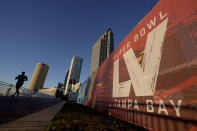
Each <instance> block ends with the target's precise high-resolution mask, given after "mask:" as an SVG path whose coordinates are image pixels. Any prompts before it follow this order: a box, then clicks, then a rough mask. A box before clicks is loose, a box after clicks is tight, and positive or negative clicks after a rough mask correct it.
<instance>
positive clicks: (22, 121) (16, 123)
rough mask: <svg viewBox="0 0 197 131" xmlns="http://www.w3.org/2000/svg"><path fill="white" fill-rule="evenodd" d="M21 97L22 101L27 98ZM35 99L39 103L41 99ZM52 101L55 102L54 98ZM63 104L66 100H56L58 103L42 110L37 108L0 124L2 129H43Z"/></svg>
mask: <svg viewBox="0 0 197 131" xmlns="http://www.w3.org/2000/svg"><path fill="white" fill-rule="evenodd" d="M8 99H9V98H8ZM20 99H21V102H22V101H23V99H25V98H20ZM34 101H37V102H38V103H39V99H37V100H34ZM40 101H41V99H40ZM46 101H50V100H46ZM52 102H54V100H53V101H52ZM49 103H50V102H49ZM30 104H31V103H30ZM45 104H46V103H45ZM63 104H64V102H56V104H53V105H50V106H48V107H46V108H44V109H41V110H37V111H36V112H34V113H32V114H28V115H27V114H26V115H25V116H23V117H20V118H18V119H16V120H13V121H10V122H7V123H5V122H4V123H2V124H1V125H0V131H43V129H44V128H45V126H46V125H47V124H48V122H49V121H51V120H52V119H53V117H54V116H55V114H56V113H57V112H58V111H59V110H60V109H61V107H62V106H63ZM5 106H6V105H5ZM43 106H44V105H43ZM32 110H35V108H32ZM0 111H1V110H0ZM21 112H23V109H21ZM8 114H9V113H8Z"/></svg>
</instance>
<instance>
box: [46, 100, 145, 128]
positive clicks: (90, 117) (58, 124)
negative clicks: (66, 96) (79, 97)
mask: <svg viewBox="0 0 197 131" xmlns="http://www.w3.org/2000/svg"><path fill="white" fill-rule="evenodd" d="M75 130H77V131H78V130H81V131H95V130H102V131H109V130H119V131H135V130H144V129H143V128H139V127H136V126H134V125H132V124H130V123H127V122H125V121H122V120H119V119H116V118H114V117H111V116H109V115H106V114H104V113H100V112H97V111H95V110H93V109H91V108H89V107H86V106H84V105H80V104H77V103H65V105H64V106H63V107H62V109H61V110H60V111H59V112H58V113H57V114H56V116H55V117H54V118H53V120H52V121H51V122H49V123H48V125H47V127H46V128H45V131H75Z"/></svg>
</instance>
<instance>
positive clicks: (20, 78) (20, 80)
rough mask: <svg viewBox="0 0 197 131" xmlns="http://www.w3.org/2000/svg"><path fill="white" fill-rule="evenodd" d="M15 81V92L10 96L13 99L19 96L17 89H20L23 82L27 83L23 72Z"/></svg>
mask: <svg viewBox="0 0 197 131" xmlns="http://www.w3.org/2000/svg"><path fill="white" fill-rule="evenodd" d="M15 80H18V81H17V82H16V92H15V93H14V94H13V95H12V96H13V97H14V96H15V95H16V96H19V94H20V93H19V89H20V88H21V87H22V85H23V83H24V81H27V76H26V75H25V72H22V73H21V75H18V76H17V77H16V78H15Z"/></svg>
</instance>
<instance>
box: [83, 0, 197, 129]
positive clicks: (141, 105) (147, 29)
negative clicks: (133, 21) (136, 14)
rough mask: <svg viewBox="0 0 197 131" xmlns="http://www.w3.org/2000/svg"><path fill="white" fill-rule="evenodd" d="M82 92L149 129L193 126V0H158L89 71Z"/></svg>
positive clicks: (196, 6) (196, 34)
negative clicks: (89, 82) (99, 62)
mask: <svg viewBox="0 0 197 131" xmlns="http://www.w3.org/2000/svg"><path fill="white" fill-rule="evenodd" d="M131 17H133V16H131ZM85 98H86V102H85V103H86V104H87V105H88V106H90V107H92V108H94V109H96V110H98V111H101V112H105V113H107V114H109V115H112V116H114V117H117V118H120V119H123V120H126V121H128V122H130V123H134V124H136V125H140V126H143V127H145V128H147V129H150V130H167V131H170V130H178V131H180V130H197V0H160V2H158V3H157V5H156V6H155V7H154V8H153V9H152V10H151V11H150V12H149V13H148V14H147V15H146V16H145V17H144V18H143V19H142V20H141V21H140V22H139V23H138V25H137V26H136V27H135V28H134V29H133V30H132V31H131V32H130V33H129V35H128V36H127V37H126V38H125V39H124V40H123V41H122V42H121V43H120V45H119V46H118V48H117V49H116V50H115V51H114V52H113V53H112V54H111V55H110V57H109V58H108V59H106V61H105V62H104V63H103V64H102V65H101V66H100V68H99V69H98V71H97V72H96V73H95V74H93V76H92V79H91V84H90V87H88V94H87V96H85Z"/></svg>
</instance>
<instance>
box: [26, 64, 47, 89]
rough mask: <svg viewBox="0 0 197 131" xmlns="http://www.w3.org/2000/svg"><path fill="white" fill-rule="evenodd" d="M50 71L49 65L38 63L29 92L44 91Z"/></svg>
mask: <svg viewBox="0 0 197 131" xmlns="http://www.w3.org/2000/svg"><path fill="white" fill-rule="evenodd" d="M48 70H49V66H48V65H46V64H43V63H37V65H36V68H35V70H34V73H33V75H32V77H31V81H30V83H29V86H28V90H31V91H38V90H39V89H42V88H43V85H44V81H45V79H46V76H47V73H48Z"/></svg>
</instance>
